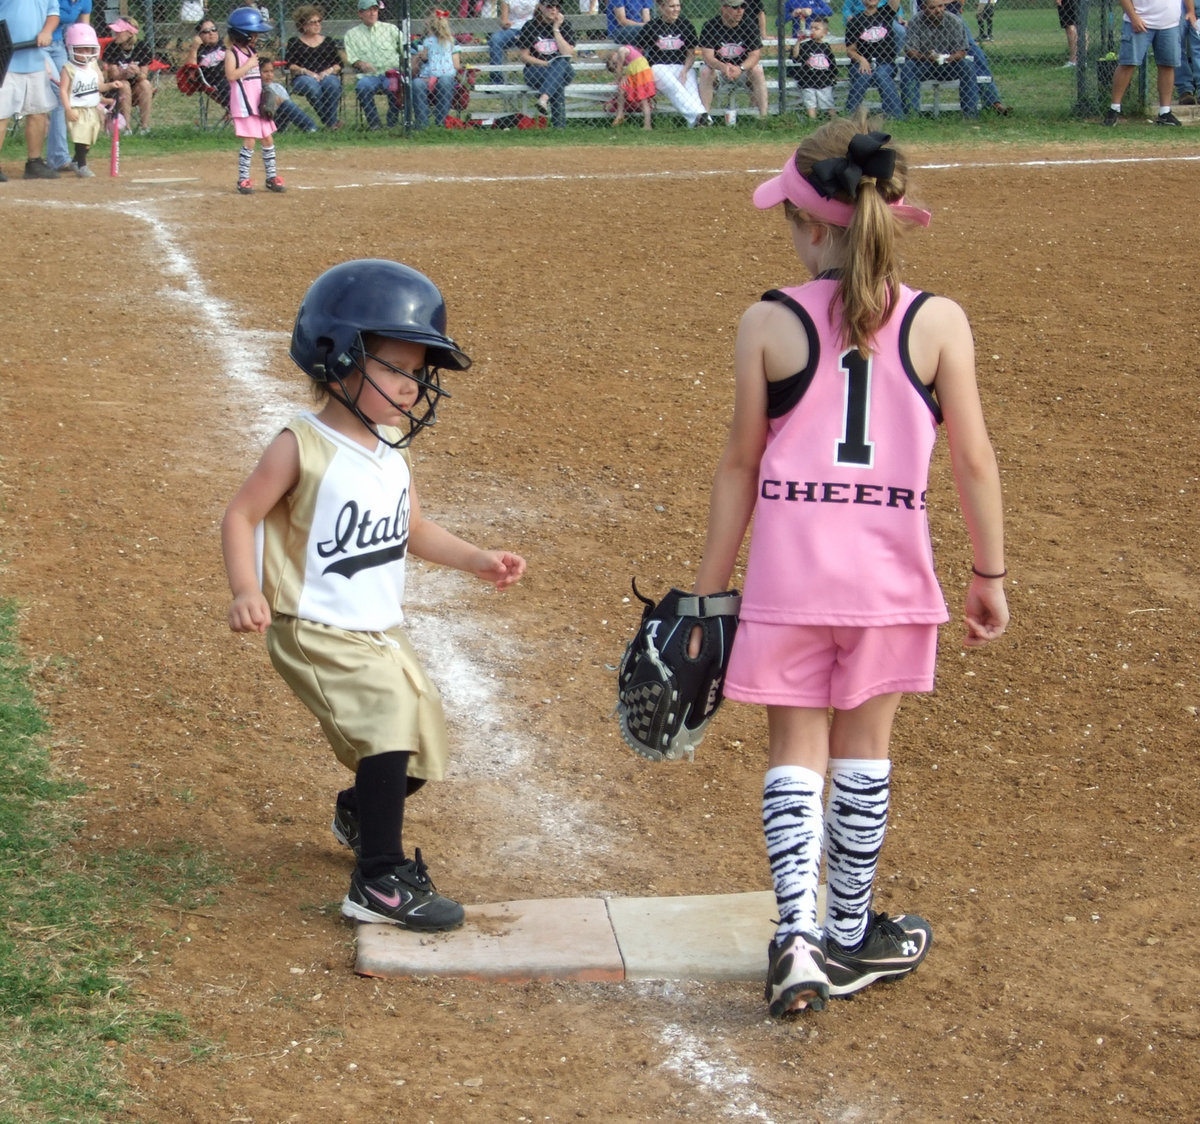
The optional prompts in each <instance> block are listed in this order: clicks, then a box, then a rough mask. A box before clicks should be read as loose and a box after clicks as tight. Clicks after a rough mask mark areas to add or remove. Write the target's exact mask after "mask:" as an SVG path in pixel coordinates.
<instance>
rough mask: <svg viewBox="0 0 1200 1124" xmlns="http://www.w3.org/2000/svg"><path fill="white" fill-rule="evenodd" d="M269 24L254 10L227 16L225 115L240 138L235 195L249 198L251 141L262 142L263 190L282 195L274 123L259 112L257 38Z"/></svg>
mask: <svg viewBox="0 0 1200 1124" xmlns="http://www.w3.org/2000/svg"><path fill="white" fill-rule="evenodd" d="M271 28H272V25H271V23H270V21H268V20H266V19H264V18H263V15H262V13H261V12H260V11H259V10H258V9H257V8H234V10H233V11H232V12H230V13H229V38H228V45H229V50H228V51H227V52H226V54H225V77H226V78H227V79H228V80H229V116H230V117H231V118H233V131H234V132H235V133H236V134H237V135H238V136H239V137H241V138H242V147H241V148H239V149H238V179H237V189H238V194H239V195H253V194H254V184H253V183H251V181H250V161H251V160H252V159H253V157H254V143H255V141H259V140H261V141H262V158H263V171H264V174H265V175H266V179H267V190H268V191H277V192H282V191H286V190H287V189H286V188H285V187H284V186H283V179H282V177H281V176H280V175H279V174H278V172H277V171H276V168H275V141H274V140H273V139H272V138H273V136H274V134H275V122H274V120H271V119H268V118H264V117H262V116H261V115H260V113H259V103H260V100H261V98H262V89H263V84H262V75H261V74H260V73H259V68H258V51H257V47H258V36H259V34H260V33H261V32H264V31H270V30H271Z"/></svg>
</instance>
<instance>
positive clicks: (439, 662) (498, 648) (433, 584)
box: [51, 196, 598, 862]
mask: <svg viewBox="0 0 1200 1124" xmlns="http://www.w3.org/2000/svg"><path fill="white" fill-rule="evenodd" d="M177 200H178V196H172V197H171V199H170V200H158V201H152V200H136V199H135V200H128V201H123V202H121V203H120V204H115V203H106V204H103V205H101V206H102V209H109V210H113V211H116V212H119V213H120V214H121V215H123V216H124V217H126V218H131V219H134V220H136V221H138V222H140V223H142V224H143V225H144V226H145V228H146V229H147V230H148V231H149V233H150V235H151V238H152V240H153V244H154V247H155V251H154V253H152V254H151V255H150V256H151V257H152V259H153V260H154V261H156V262H157V264H158V268H159V269H160V271H161V273H162V275H163V276H164V278H165V279H166V280H167V281H168V282H170V283H171V285H172V286H173V287H171V288H166V289H164V290H160V292H159V295H160V296H167V297H170V298H173V299H175V300H176V301H177V302H178V303H179V304H180V305H181V307H183V308H184V309H185V310H186V311H187V312H188V313H189V315H191V317H192V318H193V319H194V320H195V321H196V322H197V323H198V324H199V325H200V327H199V328H198V329H197V332H196V334H197V336H198V337H199V338H200V340H201V342H202V343H203V344H204V345H205V346H206V347H207V348H211V350H212V351H213V352H215V353H216V356H217V359H218V362H219V363H220V364H221V367H222V372H223V374H224V375H225V376H227V377H228V379H229V381H230V382H231V383H232V384H233V385H234V386H236V387H238V388H240V389H241V391H242V392H243V394H244V397H239V404H240V405H241V406H243V407H244V409H245V415H246V428H247V430H248V431H249V434H250V436H251V438H252V439H253V440H255V441H256V443H257V444H258V445H259V446H262V447H265V445H266V443H267V442H268V441H269V440H270V439H271V438H272V437H273V436H274V435H275V434H276V433H277V432H278V431H279V428H280V426H281V425H282V424H283V423H284V422H285V421H287V420H288V419H289V418H291V417H293V416H294V415H295V414H296V413H297V412H298V410H299V409H301V408H304V407H305V406H306V405H307V404H308V403H307V400H306V398H305V395H304V393H303V392H304V390H305V388H304V387H302V386H300V387H299V388H298V390H297V393H296V394H295V395H294V396H292V398H291V400H289V398H288V396H287V395H286V393H285V392H284V391H283V389H282V388H281V383H280V380H278V379H276V378H273V377H271V375H270V374H269V373H268V364H269V363H270V362H271V361H272V360H273V358H274V357H275V356H277V355H278V354H279V353H280V351H281V350H282V348H283V346H284V345H285V344H286V341H287V340H288V338H289V335H288V333H286V332H281V331H264V330H261V329H246V328H242V327H241V326H240V325H239V313H240V311H241V310H240V309H239V307H238V306H237V305H235V304H233V303H232V302H230V301H227V300H225V299H223V298H221V297H219V296H217V295H216V294H215V293H213V292H212V291H211V290H210V289H209V287H208V285H207V284H206V283H205V281H204V279H203V277H201V276H200V274H199V272H198V270H197V269H196V266H195V263H194V261H193V260H192V258H191V257H190V256H189V254H188V253H187V251H186V249H185V248H184V245H183V244H182V240H181V239H180V238H179V237H177V236H176V234H175V233H173V232H172V230H171V227H170V222H169V220H168V219H167V218H166V217H164V216H163V215H162V214H161V210H162V209H163V208H164V207H165V206H168V205H170V204H173V203H175V202H177ZM51 205H58V206H68V207H69V206H74V205H77V204H63V203H61V202H58V203H57V204H51ZM289 363H290V360H289ZM298 381H299V380H298ZM473 580H474V579H468V578H466V577H464V576H463V575H460V574H458V573H457V572H453V571H449V572H448V571H444V570H439V571H436V572H432V571H431V572H428V573H420V572H419V571H417V570H416V569H415V568H414V569H412V570H410V586H411V588H412V590H413V593H414V594H415V595H416V598H415V599H416V600H417V601H418V603H419V604H418V606H417V607H414V606H411V605H410V606H406V613H407V616H408V629H409V633H410V635H411V636H412V637H413V641H414V643H415V644H416V645H417V646H418V648H419V649H420V650H421V652H422V655H423V657H424V658H425V660H426V663H427V664H428V667H429V670H430V673H431V675H432V677H433V679H434V681H435V682H436V683H437V684H438V688H439V690H440V691H441V693H442V695H443V697H444V699H445V702H446V709H447V715H448V718H449V720H450V722H451V723H452V724H453V725H454V726H455V727H456V728H457V737H456V743H457V744H456V748H455V753H454V757H453V763H452V768H451V776H452V777H459V778H463V779H468V780H476V779H484V778H486V779H489V780H500V779H502V778H504V777H511V776H513V775H514V774H518V773H519V774H520V783H519V784H518V785H514V786H512V791H510V792H508V793H507V794H506V796H505V800H506V807H505V811H504V815H505V818H506V819H511V821H512V822H513V823H514V824H522V825H525V831H526V832H527V833H529V834H526V835H525V836H514V837H513V838H511V839H510V840H509V843H508V846H510V847H512V849H513V850H514V852H525V851H530V850H531V849H532V850H533V852H534V853H536V848H537V847H541V848H542V849H543V853H544V852H545V848H546V845H547V843H550V844H551V849H552V850H553V851H555V852H561V853H556V854H555V855H554V858H555V859H556V860H557V861H560V862H561V861H562V859H563V858H564V857H565V856H568V855H569V856H570V857H571V858H574V859H577V860H583V859H586V854H587V850H588V843H587V841H588V840H589V839H593V840H595V839H597V838H598V833H597V832H596V831H594V830H592V829H591V828H590V824H589V817H588V815H587V810H586V808H585V807H583V806H582V805H581V804H579V802H578V801H569V800H567V799H564V798H563V797H561V796H558V795H557V794H555V793H551V792H548V791H541V790H539V789H538V786H537V783H536V777H534V776H531V775H530V774H529V773H528V771H527V770H526V768H525V766H527V765H528V764H529V762H530V760H531V758H532V746H531V745H530V742H529V738H528V735H527V734H524V733H522V732H520V731H521V727H520V723H519V722H518V721H516V720H515V718H514V717H513V716H511V715H507V714H505V713H504V708H503V707H502V705H501V704H500V701H499V698H498V695H499V692H498V687H497V682H498V681H497V680H496V678H495V676H494V675H493V674H492V672H491V671H489V670H488V667H487V666H486V665H487V664H490V665H491V666H492V667H497V666H500V667H504V666H508V667H511V666H513V665H514V664H515V662H516V660H517V645H516V642H515V640H513V639H511V638H508V637H505V636H504V635H503V633H498V632H497V629H496V627H495V625H494V623H493V622H490V621H487V620H483V619H480V618H478V617H476V616H474V615H472V614H469V613H467V612H464V611H463V610H462V609H461V608H459V607H458V606H459V605H461V602H462V599H463V597H464V595H465V593H466V590H467V586H468V584H469V583H470V582H472V581H473ZM480 657H482V660H483V661H484V662H481V660H480ZM530 835H532V837H530Z"/></svg>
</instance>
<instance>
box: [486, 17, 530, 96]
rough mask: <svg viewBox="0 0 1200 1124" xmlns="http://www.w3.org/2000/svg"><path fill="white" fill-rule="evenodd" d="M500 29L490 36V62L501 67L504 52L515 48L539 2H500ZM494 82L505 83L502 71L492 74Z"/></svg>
mask: <svg viewBox="0 0 1200 1124" xmlns="http://www.w3.org/2000/svg"><path fill="white" fill-rule="evenodd" d="M499 7H500V16H499V19H500V28H499V30H497V31H493V32H492V34H491V35H489V36H488V62H490V63H491V64H492V66H499V65H500V64H501V63H502V62H504V52H505V51H507V50H508V49H509V48H510V47H515V46H516V43H517V36H518V35H520V34H521V28H523V27H524V26H525V24H526V23H528V22H529V19H530V17H531V16H532V15H533V12H534V9H535V8H536V7H537V0H500V6H499ZM492 81H493V82H495V83H497V84H499V83H501V82H503V81H504V74H503V72H502V71H499V70H497V71H493V72H492Z"/></svg>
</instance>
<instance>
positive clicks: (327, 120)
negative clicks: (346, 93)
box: [292, 74, 342, 129]
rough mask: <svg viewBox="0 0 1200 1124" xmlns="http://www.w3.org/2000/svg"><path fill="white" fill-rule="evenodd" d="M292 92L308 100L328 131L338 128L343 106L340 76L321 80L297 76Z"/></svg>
mask: <svg viewBox="0 0 1200 1124" xmlns="http://www.w3.org/2000/svg"><path fill="white" fill-rule="evenodd" d="M292 92H293V93H295V94H299V95H301V96H302V97H305V98H307V99H308V102H309V104H310V105H311V106H312V107H313V109H315V110H316V111H317V116H318V117H319V118H320V119H321V123H322V124H323V125H324V126H325V127H326V128H327V129H332V128H335V127H336V126H337V123H338V108H339V107H340V106H341V104H342V79H341V77H340V76H339V75H337V74H327V75H326V76H325V77H324V78H321V79H320V80H318V79H316V78H313V77H312V76H310V75H308V74H300V75H297V76H296V77H295V78H293V79H292Z"/></svg>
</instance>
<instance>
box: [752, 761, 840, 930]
mask: <svg viewBox="0 0 1200 1124" xmlns="http://www.w3.org/2000/svg"><path fill="white" fill-rule="evenodd" d="M824 787H825V778H824V777H822V776H821V775H820V774H819V773H815V772H813V770H812V769H806V768H804V767H803V766H800V765H777V766H775V768H773V769H768V770H767V775H766V777H765V779H764V781H763V834H764V835H765V836H766V840H767V858H768V859H769V860H770V863H771V874H772V876H773V878H774V881H775V899H776V902H777V904H778V906H779V930H778V934H779V937H785V936H792V935H796V934H799V933H806V934H808V935H809V936H816V937H819V936H820V935H821V927H820V925H819V924H818V922H817V877H818V874H819V872H820V869H821V834H822V826H823V815H822V807H821V792H822V790H823V789H824Z"/></svg>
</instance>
